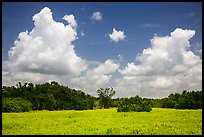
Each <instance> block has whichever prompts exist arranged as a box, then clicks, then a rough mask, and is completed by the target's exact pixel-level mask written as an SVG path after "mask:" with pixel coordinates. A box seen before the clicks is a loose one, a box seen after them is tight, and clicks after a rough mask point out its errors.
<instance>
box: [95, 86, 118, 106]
mask: <svg viewBox="0 0 204 137" xmlns="http://www.w3.org/2000/svg"><path fill="white" fill-rule="evenodd" d="M97 93H98V95H99V105H100V106H101V107H103V108H106V109H107V108H109V107H110V106H111V98H112V96H113V95H114V94H115V91H114V90H113V87H109V88H105V89H103V88H100V89H98V90H97Z"/></svg>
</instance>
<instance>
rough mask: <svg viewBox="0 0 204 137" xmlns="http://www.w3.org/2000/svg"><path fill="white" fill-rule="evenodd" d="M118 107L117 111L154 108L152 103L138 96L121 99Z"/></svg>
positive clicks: (136, 110)
mask: <svg viewBox="0 0 204 137" xmlns="http://www.w3.org/2000/svg"><path fill="white" fill-rule="evenodd" d="M117 107H118V108H117V112H130V111H135V112H142V111H146V112H150V111H151V110H152V108H151V105H150V104H149V103H148V102H147V101H145V100H142V98H140V97H138V96H136V97H134V98H133V97H131V98H129V99H128V98H124V99H122V100H120V101H119V103H118V106H117Z"/></svg>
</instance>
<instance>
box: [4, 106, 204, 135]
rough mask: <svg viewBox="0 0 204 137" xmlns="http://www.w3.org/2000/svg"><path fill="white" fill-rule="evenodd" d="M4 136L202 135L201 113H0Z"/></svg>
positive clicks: (100, 111)
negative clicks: (0, 114)
mask: <svg viewBox="0 0 204 137" xmlns="http://www.w3.org/2000/svg"><path fill="white" fill-rule="evenodd" d="M2 134H3V135H18V134H23V135H100V134H103V135H106V134H108V135H202V110H201V109H198V110H188V109H185V110H177V109H163V108H153V109H152V111H151V112H117V111H116V108H110V109H96V110H83V111H75V110H62V111H47V110H42V111H31V112H23V113H2Z"/></svg>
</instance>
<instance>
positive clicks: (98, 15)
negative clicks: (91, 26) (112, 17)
mask: <svg viewBox="0 0 204 137" xmlns="http://www.w3.org/2000/svg"><path fill="white" fill-rule="evenodd" d="M91 19H92V20H96V21H101V20H102V19H103V15H102V13H101V12H94V13H93V15H92V16H91Z"/></svg>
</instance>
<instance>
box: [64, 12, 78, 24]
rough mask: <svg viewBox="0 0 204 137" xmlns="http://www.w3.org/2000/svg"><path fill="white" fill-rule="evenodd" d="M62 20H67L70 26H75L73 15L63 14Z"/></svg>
mask: <svg viewBox="0 0 204 137" xmlns="http://www.w3.org/2000/svg"><path fill="white" fill-rule="evenodd" d="M63 19H64V20H66V21H67V22H69V24H70V25H71V26H72V27H76V26H77V22H76V20H75V18H74V15H72V14H71V15H65V16H64V17H63Z"/></svg>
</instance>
